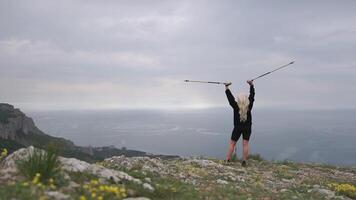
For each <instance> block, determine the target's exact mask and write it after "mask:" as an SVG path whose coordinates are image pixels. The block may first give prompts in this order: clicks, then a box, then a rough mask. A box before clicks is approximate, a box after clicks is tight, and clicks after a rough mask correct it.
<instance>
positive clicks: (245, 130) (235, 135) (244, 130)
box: [231, 126, 251, 141]
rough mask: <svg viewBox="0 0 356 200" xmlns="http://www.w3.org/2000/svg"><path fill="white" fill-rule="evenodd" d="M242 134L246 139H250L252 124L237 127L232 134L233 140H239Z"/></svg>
mask: <svg viewBox="0 0 356 200" xmlns="http://www.w3.org/2000/svg"><path fill="white" fill-rule="evenodd" d="M241 134H242V138H243V139H244V140H247V141H248V140H250V136H251V126H242V127H235V128H234V130H233V131H232V134H231V140H233V141H237V140H239V138H240V136H241Z"/></svg>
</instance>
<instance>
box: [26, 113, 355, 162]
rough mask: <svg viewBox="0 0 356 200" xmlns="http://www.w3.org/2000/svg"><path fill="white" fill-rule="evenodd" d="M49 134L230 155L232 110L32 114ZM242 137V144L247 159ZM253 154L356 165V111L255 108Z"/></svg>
mask: <svg viewBox="0 0 356 200" xmlns="http://www.w3.org/2000/svg"><path fill="white" fill-rule="evenodd" d="M28 115H29V116H30V117H32V118H33V119H34V121H35V123H36V125H37V126H38V127H39V128H40V129H41V130H42V131H44V132H45V133H47V134H49V135H52V136H56V137H63V138H66V139H69V140H72V141H73V142H74V143H75V144H76V145H82V146H109V145H113V146H115V147H117V148H127V149H134V150H141V151H145V152H149V153H153V154H169V155H180V156H204V157H209V158H220V159H224V158H225V154H226V150H227V147H228V142H229V140H230V136H231V132H232V129H233V112H232V110H231V109H230V108H211V109H191V110H189V109H181V110H154V109H143V110H131V109H130V110H80V111H79V110H77V111H69V110H67V111H31V112H30V113H28ZM241 147H242V142H241V139H240V140H239V142H238V144H237V152H238V156H239V157H241ZM250 153H252V154H260V155H261V156H262V157H263V158H264V159H268V160H274V161H285V160H291V161H298V162H307V163H323V164H331V165H340V166H356V110H274V109H255V110H254V111H253V125H252V135H251V138H250Z"/></svg>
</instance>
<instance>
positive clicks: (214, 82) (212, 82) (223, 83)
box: [184, 80, 231, 85]
mask: <svg viewBox="0 0 356 200" xmlns="http://www.w3.org/2000/svg"><path fill="white" fill-rule="evenodd" d="M184 82H187V83H189V82H191V83H211V84H222V85H226V84H231V82H228V83H226V82H217V81H192V80H184Z"/></svg>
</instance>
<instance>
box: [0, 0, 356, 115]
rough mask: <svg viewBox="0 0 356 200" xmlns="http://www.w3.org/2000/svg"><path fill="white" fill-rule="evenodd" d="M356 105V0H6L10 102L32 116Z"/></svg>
mask: <svg viewBox="0 0 356 200" xmlns="http://www.w3.org/2000/svg"><path fill="white" fill-rule="evenodd" d="M292 60H296V63H295V64H294V65H292V66H291V67H290V68H287V69H285V70H281V71H278V72H276V73H274V74H271V75H270V76H266V77H265V78H263V79H260V80H258V81H256V83H255V87H256V107H276V106H278V107H281V108H285V109H294V108H296V109H310V108H328V109H334V108H346V107H352V108H355V107H356V103H355V102H356V1H353V0H349V1H348V0H343V1H336V0H334V1H326V0H323V1H309V0H306V1H302V0H301V1H285V0H280V1H272V0H271V1H251V0H245V1H237V0H234V1H233V0H231V1H224V0H219V1H218V0H214V1H213V0H211V1H208V0H207V1H199V0H194V1H193V0H191V1H184V0H179V1H177V0H172V1H169V0H161V1H154V0H142V1H134V0H127V1H120V0H106V1H99V0H98V1H92V0H83V1H79V0H61V1H49V0H43V1H40V0H38V1H37V0H24V1H16V0H1V1H0V70H1V73H0V102H7V103H11V104H14V105H15V106H17V107H20V108H22V109H34V110H36V109H101V108H182V107H184V108H185V107H187V108H191V107H192V108H201V107H209V106H227V105H228V104H227V100H226V97H225V94H224V87H223V86H218V85H203V84H187V83H184V82H183V80H184V79H198V80H210V81H231V82H232V83H233V85H232V90H233V93H234V94H236V93H237V92H245V93H246V92H248V85H247V83H246V82H245V81H246V80H247V79H250V78H253V77H254V76H256V75H259V74H261V73H264V72H266V71H268V70H270V69H273V68H275V67H278V66H281V65H283V64H286V63H289V62H290V61H292Z"/></svg>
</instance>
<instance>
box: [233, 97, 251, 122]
mask: <svg viewBox="0 0 356 200" xmlns="http://www.w3.org/2000/svg"><path fill="white" fill-rule="evenodd" d="M236 102H237V105H238V106H239V114H240V122H245V121H246V120H247V111H248V105H249V104H250V100H249V99H248V96H247V95H246V94H243V93H240V94H237V98H236Z"/></svg>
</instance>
